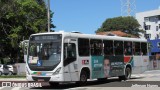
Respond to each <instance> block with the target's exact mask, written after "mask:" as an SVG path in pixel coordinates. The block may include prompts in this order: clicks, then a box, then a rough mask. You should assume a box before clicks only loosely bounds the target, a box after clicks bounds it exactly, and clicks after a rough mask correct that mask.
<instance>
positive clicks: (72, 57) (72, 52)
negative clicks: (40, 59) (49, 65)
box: [63, 43, 78, 81]
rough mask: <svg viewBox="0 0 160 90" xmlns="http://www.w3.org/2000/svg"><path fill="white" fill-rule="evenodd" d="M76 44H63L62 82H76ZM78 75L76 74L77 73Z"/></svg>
mask: <svg viewBox="0 0 160 90" xmlns="http://www.w3.org/2000/svg"><path fill="white" fill-rule="evenodd" d="M76 55H77V54H76V44H75V43H69V44H68V43H65V44H64V62H63V65H64V80H65V81H75V80H78V74H76V71H77V68H76V66H77V64H76V59H77V56H76ZM77 73H78V72H77Z"/></svg>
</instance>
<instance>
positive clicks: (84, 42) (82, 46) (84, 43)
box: [78, 38, 89, 56]
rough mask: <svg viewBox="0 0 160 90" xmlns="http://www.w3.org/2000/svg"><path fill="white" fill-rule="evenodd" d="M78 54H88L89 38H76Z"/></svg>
mask: <svg viewBox="0 0 160 90" xmlns="http://www.w3.org/2000/svg"><path fill="white" fill-rule="evenodd" d="M78 53H79V56H89V39H80V38H79V39H78Z"/></svg>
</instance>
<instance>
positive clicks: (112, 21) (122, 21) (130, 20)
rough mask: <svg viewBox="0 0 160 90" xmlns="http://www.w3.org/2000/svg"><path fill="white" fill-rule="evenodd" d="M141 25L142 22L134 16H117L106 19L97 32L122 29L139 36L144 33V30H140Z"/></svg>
mask: <svg viewBox="0 0 160 90" xmlns="http://www.w3.org/2000/svg"><path fill="white" fill-rule="evenodd" d="M139 27H140V24H139V23H138V21H137V20H136V19H135V18H134V17H131V16H127V17H115V18H109V19H106V20H105V21H104V22H103V24H102V26H101V27H100V28H98V30H97V31H96V32H105V31H117V30H120V31H122V32H126V33H128V34H131V35H135V36H138V37H139V35H140V33H143V30H140V29H139Z"/></svg>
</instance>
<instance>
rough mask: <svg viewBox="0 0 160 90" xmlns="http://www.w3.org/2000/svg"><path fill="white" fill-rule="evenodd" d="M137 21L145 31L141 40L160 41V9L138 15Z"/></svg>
mask: <svg viewBox="0 0 160 90" xmlns="http://www.w3.org/2000/svg"><path fill="white" fill-rule="evenodd" d="M136 19H137V20H138V22H139V24H140V25H141V27H140V29H143V30H145V34H142V37H141V38H147V39H149V40H155V39H160V9H157V10H151V11H145V12H139V13H136Z"/></svg>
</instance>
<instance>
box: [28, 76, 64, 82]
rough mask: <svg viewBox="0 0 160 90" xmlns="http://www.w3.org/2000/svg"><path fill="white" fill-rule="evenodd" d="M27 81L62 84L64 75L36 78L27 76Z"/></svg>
mask: <svg viewBox="0 0 160 90" xmlns="http://www.w3.org/2000/svg"><path fill="white" fill-rule="evenodd" d="M26 79H27V81H46V82H48V81H49V82H62V81H64V79H63V74H56V75H51V76H38V75H37V76H36V75H26Z"/></svg>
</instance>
